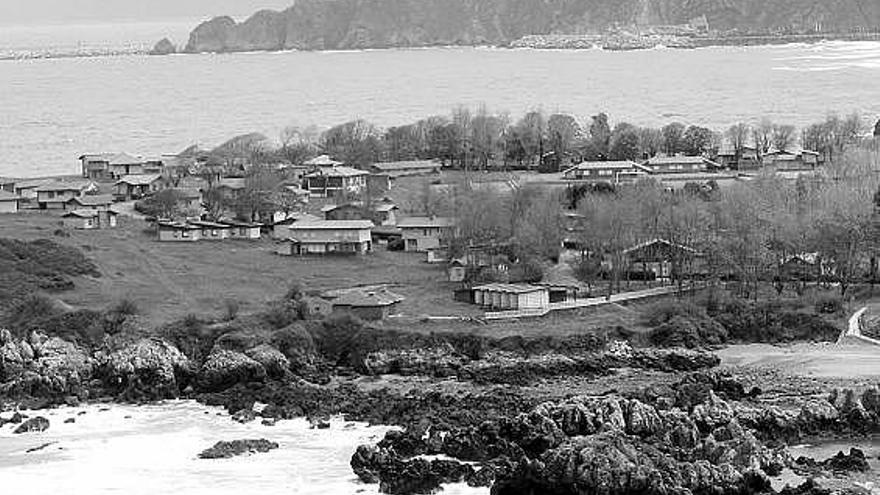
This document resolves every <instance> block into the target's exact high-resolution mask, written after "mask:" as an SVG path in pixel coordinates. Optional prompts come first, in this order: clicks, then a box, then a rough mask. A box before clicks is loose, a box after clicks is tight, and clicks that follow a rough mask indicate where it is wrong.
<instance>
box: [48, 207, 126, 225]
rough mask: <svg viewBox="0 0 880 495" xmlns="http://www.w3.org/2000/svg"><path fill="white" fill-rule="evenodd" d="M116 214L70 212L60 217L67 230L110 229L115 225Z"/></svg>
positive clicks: (84, 211) (108, 212) (98, 211)
mask: <svg viewBox="0 0 880 495" xmlns="http://www.w3.org/2000/svg"><path fill="white" fill-rule="evenodd" d="M117 216H118V213H116V212H115V211H113V210H111V209H106V210H71V211H68V212H67V213H65V214H64V215H61V218H62V222H63V223H64V226H65V227H67V228H69V229H77V230H95V229H112V228H115V227H116V225H117V219H116V217H117Z"/></svg>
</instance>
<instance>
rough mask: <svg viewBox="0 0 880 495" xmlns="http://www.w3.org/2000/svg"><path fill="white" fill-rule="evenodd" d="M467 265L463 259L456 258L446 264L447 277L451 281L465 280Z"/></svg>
mask: <svg viewBox="0 0 880 495" xmlns="http://www.w3.org/2000/svg"><path fill="white" fill-rule="evenodd" d="M466 276H467V266H466V265H465V264H464V262H463V261H462V260H459V259H454V260H452V261H450V262H449V264H448V265H446V279H447V280H448V281H450V282H464V279H465V277H466Z"/></svg>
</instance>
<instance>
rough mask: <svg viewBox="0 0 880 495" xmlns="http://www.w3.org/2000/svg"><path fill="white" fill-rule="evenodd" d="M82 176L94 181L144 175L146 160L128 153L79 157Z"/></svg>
mask: <svg viewBox="0 0 880 495" xmlns="http://www.w3.org/2000/svg"><path fill="white" fill-rule="evenodd" d="M79 160H80V163H81V165H82V176H83V177H85V178H87V179H92V180H112V179H119V178H121V177H123V176H126V175H136V174H143V173H144V163H145V162H144V159H143V158H141V157H138V156H134V155H129V154H128V153H96V154H85V155H82V156H80V157H79Z"/></svg>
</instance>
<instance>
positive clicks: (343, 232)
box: [279, 220, 373, 255]
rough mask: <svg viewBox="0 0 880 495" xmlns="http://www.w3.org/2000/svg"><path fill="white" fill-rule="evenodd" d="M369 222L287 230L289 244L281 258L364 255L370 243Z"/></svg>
mask: <svg viewBox="0 0 880 495" xmlns="http://www.w3.org/2000/svg"><path fill="white" fill-rule="evenodd" d="M372 227H373V222H371V221H369V220H321V221H316V222H297V223H294V224H293V225H291V226H290V240H289V242H288V243H286V244H285V245H283V246H282V248H281V250H280V251H279V252H280V253H281V254H289V255H303V254H366V253H369V252H370V251H372V249H373V241H372V237H371V233H370V229H371V228H372Z"/></svg>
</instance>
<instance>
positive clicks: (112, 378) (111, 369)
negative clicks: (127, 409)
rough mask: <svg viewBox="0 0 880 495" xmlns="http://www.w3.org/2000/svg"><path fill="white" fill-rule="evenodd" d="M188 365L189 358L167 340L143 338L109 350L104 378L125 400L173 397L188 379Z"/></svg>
mask: <svg viewBox="0 0 880 495" xmlns="http://www.w3.org/2000/svg"><path fill="white" fill-rule="evenodd" d="M189 367H190V364H189V360H188V359H187V357H186V356H185V355H184V354H183V353H182V352H180V351H179V350H178V349H177V348H176V347H174V346H173V345H171V344H169V343H168V342H165V341H164V340H160V339H142V340H139V341H137V342H135V343H131V344H128V345H126V346H124V347H122V348H120V349H118V350H115V351H113V352H112V353H110V355H109V356H108V357H107V359H106V362H105V363H104V366H103V370H104V373H103V375H104V376H103V380H104V382H105V386H106V387H107V388H108V389H109V390H111V391H113V392H114V393H116V394H118V395H119V396H120V398H122V399H126V400H161V399H172V398H175V397H177V396H178V395H179V394H180V388H181V386H182V385H184V383H182V382H186V380H187V379H188V377H189V374H190V369H189Z"/></svg>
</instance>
